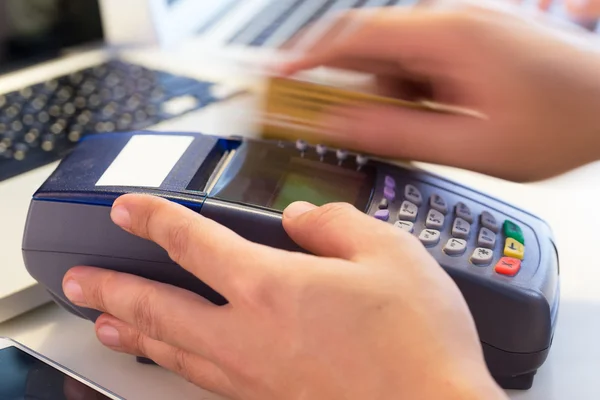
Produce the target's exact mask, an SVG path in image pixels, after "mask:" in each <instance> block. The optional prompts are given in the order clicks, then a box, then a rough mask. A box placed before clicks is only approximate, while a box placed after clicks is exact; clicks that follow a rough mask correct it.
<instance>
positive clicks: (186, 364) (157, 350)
mask: <svg viewBox="0 0 600 400" xmlns="http://www.w3.org/2000/svg"><path fill="white" fill-rule="evenodd" d="M96 335H97V337H98V340H99V341H100V342H101V343H102V344H103V345H104V346H106V347H108V348H110V349H112V350H115V351H118V352H122V353H127V354H131V355H134V356H139V357H144V358H148V359H150V360H152V361H154V362H155V363H157V364H158V365H160V366H162V367H163V368H166V369H168V370H170V371H172V372H174V373H176V374H178V375H180V376H182V377H183V378H184V379H186V380H188V381H189V382H192V383H194V384H195V385H197V386H199V387H201V388H203V389H206V390H209V391H211V392H213V393H217V394H220V395H223V396H231V394H232V393H233V391H232V386H231V383H230V381H229V379H228V378H227V376H226V375H225V374H224V373H223V371H222V370H221V369H220V368H219V367H218V366H217V365H216V364H215V363H213V362H211V361H209V360H207V359H206V358H204V357H202V356H200V355H198V354H195V353H194V352H192V351H188V350H183V349H181V348H178V347H175V346H172V345H170V344H167V343H164V342H161V341H158V340H154V339H152V338H151V337H149V336H147V335H145V334H144V333H142V332H141V331H139V330H137V329H135V328H134V327H132V326H130V325H128V324H127V323H125V322H123V321H119V320H118V319H116V318H114V317H113V316H110V315H106V314H104V315H102V316H101V317H100V318H98V320H97V321H96Z"/></svg>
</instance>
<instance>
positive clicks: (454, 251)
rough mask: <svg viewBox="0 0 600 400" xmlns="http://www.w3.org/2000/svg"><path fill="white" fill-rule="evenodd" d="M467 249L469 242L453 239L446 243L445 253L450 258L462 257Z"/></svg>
mask: <svg viewBox="0 0 600 400" xmlns="http://www.w3.org/2000/svg"><path fill="white" fill-rule="evenodd" d="M466 249H467V242H466V241H465V240H463V239H456V238H452V239H450V240H448V242H446V245H445V246H444V253H446V254H448V255H449V256H460V255H462V254H463V253H464V252H465V250H466Z"/></svg>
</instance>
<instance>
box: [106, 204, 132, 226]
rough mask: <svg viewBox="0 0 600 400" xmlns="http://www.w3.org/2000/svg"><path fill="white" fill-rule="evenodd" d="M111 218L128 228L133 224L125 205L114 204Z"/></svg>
mask: <svg viewBox="0 0 600 400" xmlns="http://www.w3.org/2000/svg"><path fill="white" fill-rule="evenodd" d="M110 218H111V219H112V220H113V222H114V223H115V224H117V225H119V226H120V227H121V228H125V229H128V228H129V226H130V225H131V216H130V215H129V211H127V209H126V208H125V206H121V205H118V206H114V207H113V208H112V210H111V212H110Z"/></svg>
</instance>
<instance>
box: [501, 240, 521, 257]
mask: <svg viewBox="0 0 600 400" xmlns="http://www.w3.org/2000/svg"><path fill="white" fill-rule="evenodd" d="M504 255H505V256H506V257H512V258H516V259H519V260H522V259H523V256H524V255H525V246H524V245H523V244H522V243H520V242H518V241H516V240H515V239H513V238H507V239H506V242H505V244H504Z"/></svg>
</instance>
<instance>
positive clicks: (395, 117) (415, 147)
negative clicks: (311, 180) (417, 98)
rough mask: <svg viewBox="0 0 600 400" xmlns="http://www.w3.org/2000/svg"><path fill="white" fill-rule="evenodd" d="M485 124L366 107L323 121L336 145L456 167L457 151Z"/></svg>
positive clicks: (421, 112)
mask: <svg viewBox="0 0 600 400" xmlns="http://www.w3.org/2000/svg"><path fill="white" fill-rule="evenodd" d="M484 123H485V122H484V121H482V120H479V119H476V118H473V117H469V116H462V115H451V114H447V113H439V112H432V111H424V110H417V109H411V108H406V107H389V106H365V107H356V108H349V109H343V110H339V111H335V112H333V113H331V114H329V116H328V117H326V119H325V121H323V124H324V126H326V127H327V135H328V136H330V139H331V140H332V141H335V143H336V145H339V146H344V147H345V148H348V149H353V150H357V151H360V152H365V153H370V154H376V155H378V156H382V157H391V158H404V159H410V160H414V161H422V162H430V163H436V164H453V165H455V166H456V162H457V160H456V152H457V151H460V152H462V151H465V146H469V144H470V142H471V141H472V132H481V131H482V130H483V128H484V127H483V124H484Z"/></svg>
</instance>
